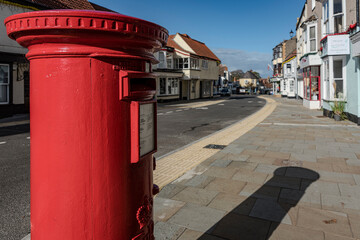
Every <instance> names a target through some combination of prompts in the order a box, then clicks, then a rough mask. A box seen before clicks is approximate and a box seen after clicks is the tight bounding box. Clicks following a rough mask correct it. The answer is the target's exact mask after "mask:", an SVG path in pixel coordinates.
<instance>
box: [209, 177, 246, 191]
mask: <svg viewBox="0 0 360 240" xmlns="http://www.w3.org/2000/svg"><path fill="white" fill-rule="evenodd" d="M245 185H246V182H241V181H236V180H231V179H223V178H216V179H215V180H214V181H212V182H211V183H209V184H208V185H207V186H206V187H205V189H206V190H211V191H217V192H223V193H233V194H238V193H239V192H240V191H241V190H242V189H243V188H244V187H245Z"/></svg>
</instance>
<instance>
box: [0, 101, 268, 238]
mask: <svg viewBox="0 0 360 240" xmlns="http://www.w3.org/2000/svg"><path fill="white" fill-rule="evenodd" d="M217 100H225V101H224V102H222V103H219V104H213V105H209V106H205V107H197V108H196V107H194V106H196V104H199V101H196V102H192V103H186V107H184V105H181V103H179V102H176V103H166V104H159V105H158V113H157V117H158V152H157V153H156V156H158V157H159V156H163V155H164V154H167V153H169V152H171V151H173V150H175V149H178V148H180V147H183V146H185V145H187V144H190V143H191V142H194V141H196V140H198V139H200V138H203V137H205V136H207V135H209V134H211V133H214V132H216V131H218V130H220V129H223V128H225V127H227V126H229V125H231V124H233V123H235V122H237V121H239V120H241V119H243V118H245V117H247V116H249V115H250V114H252V113H254V112H256V111H257V110H259V109H260V108H261V107H262V106H263V105H264V104H265V100H262V99H259V98H254V97H248V96H237V97H234V98H220V99H219V98H217V99H210V100H205V101H210V102H212V101H217ZM201 102H204V101H203V100H202V101H201ZM182 104H184V103H182ZM0 123H1V121H0ZM29 129H30V127H29V124H22V125H17V126H9V127H0V240H20V239H22V238H23V237H25V236H26V235H27V234H28V233H29V232H30V133H29Z"/></svg>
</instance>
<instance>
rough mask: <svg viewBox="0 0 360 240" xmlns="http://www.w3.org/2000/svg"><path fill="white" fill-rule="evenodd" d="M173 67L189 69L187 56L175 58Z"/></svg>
mask: <svg viewBox="0 0 360 240" xmlns="http://www.w3.org/2000/svg"><path fill="white" fill-rule="evenodd" d="M174 60H175V69H189V58H175V59H174Z"/></svg>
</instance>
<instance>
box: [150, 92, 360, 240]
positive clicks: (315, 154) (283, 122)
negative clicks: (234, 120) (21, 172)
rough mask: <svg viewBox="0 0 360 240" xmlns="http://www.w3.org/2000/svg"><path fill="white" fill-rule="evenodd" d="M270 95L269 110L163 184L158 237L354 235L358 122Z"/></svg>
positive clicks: (358, 199)
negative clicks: (271, 104)
mask: <svg viewBox="0 0 360 240" xmlns="http://www.w3.org/2000/svg"><path fill="white" fill-rule="evenodd" d="M271 99H272V100H275V101H276V102H277V107H276V109H275V110H274V112H273V113H272V114H271V115H270V116H269V117H267V118H266V119H265V120H264V121H262V122H261V123H260V124H258V125H257V126H256V127H255V128H253V129H252V130H250V131H248V132H247V133H245V134H244V135H242V136H241V137H239V138H238V139H236V140H235V141H233V142H231V143H229V144H228V145H227V147H226V148H225V149H223V150H221V151H219V150H216V151H217V152H215V154H213V155H212V156H211V157H209V158H207V159H205V161H203V162H202V163H200V164H199V165H197V166H196V167H194V168H193V169H191V170H190V171H188V172H186V173H185V174H184V175H183V176H181V177H180V178H177V179H176V180H174V181H173V182H171V183H170V184H167V185H166V186H165V187H164V188H163V189H162V190H161V192H160V193H159V194H158V195H157V197H156V198H155V200H154V210H155V216H154V218H155V221H156V224H155V236H156V239H157V240H160V239H181V240H183V239H241V240H242V239H252V240H258V239H284V240H285V239H286V240H288V239H291V240H297V239H299V240H300V239H301V240H303V239H314V240H317V239H326V240H333V239H334V240H335V239H336V240H345V239H348V240H349V239H360V127H358V126H356V125H355V124H353V123H351V122H347V121H343V122H340V123H338V122H335V121H334V120H332V119H329V118H324V117H322V112H321V111H316V110H308V109H306V108H304V107H302V105H301V104H300V102H297V101H296V100H288V99H278V98H271ZM225 138H226V136H225ZM155 183H156V182H155Z"/></svg>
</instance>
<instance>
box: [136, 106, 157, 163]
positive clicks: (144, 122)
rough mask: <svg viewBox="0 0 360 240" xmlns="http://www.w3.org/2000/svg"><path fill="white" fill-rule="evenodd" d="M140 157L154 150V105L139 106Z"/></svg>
mask: <svg viewBox="0 0 360 240" xmlns="http://www.w3.org/2000/svg"><path fill="white" fill-rule="evenodd" d="M139 124H140V126H139V131H140V139H139V141H140V144H139V145H140V157H142V156H144V155H145V154H147V153H149V152H152V151H154V150H155V126H154V125H155V123H154V104H153V103H146V104H140V114H139Z"/></svg>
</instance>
